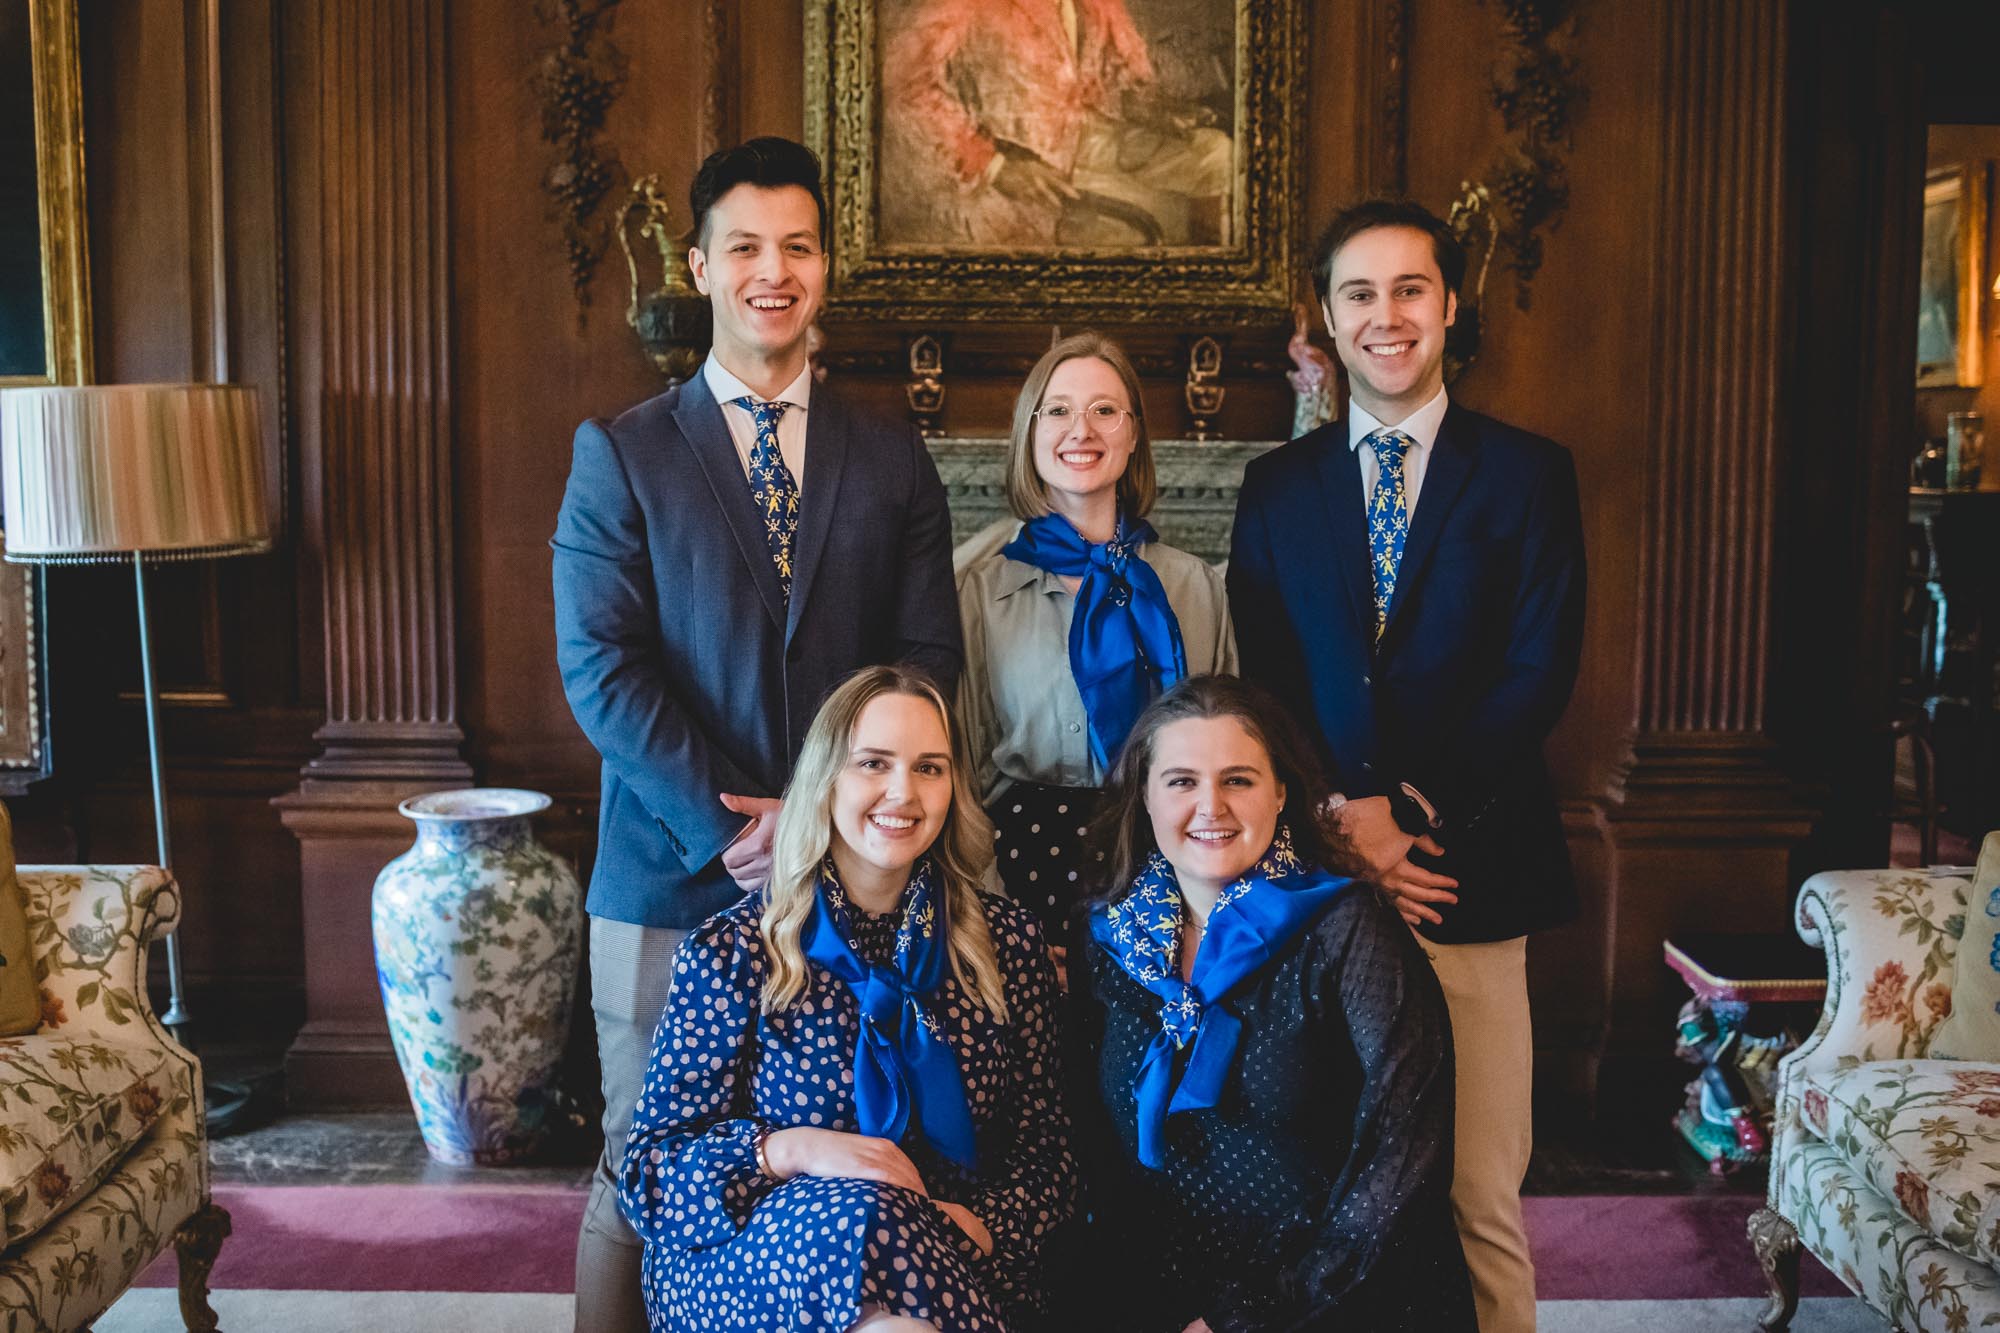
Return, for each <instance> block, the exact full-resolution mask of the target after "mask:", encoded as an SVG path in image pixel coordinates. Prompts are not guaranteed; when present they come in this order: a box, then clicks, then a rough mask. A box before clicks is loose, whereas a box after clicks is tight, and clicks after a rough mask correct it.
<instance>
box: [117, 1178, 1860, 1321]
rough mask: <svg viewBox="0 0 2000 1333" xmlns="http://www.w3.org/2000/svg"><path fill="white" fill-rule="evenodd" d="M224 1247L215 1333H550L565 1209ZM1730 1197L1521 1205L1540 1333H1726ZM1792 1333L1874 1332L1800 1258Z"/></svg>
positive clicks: (1735, 1264) (472, 1202) (1736, 1308)
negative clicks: (395, 1332) (413, 1332)
mask: <svg viewBox="0 0 2000 1333" xmlns="http://www.w3.org/2000/svg"><path fill="white" fill-rule="evenodd" d="M216 1199H217V1202H219V1203H221V1204H222V1206H223V1207H225V1208H227V1209H229V1211H230V1215H231V1217H232V1219H233V1222H234V1228H235V1230H234V1234H233V1235H231V1237H230V1238H229V1240H228V1242H227V1243H225V1244H224V1245H223V1247H222V1258H221V1260H220V1262H219V1263H218V1264H217V1265H216V1270H215V1281H214V1286H215V1290H216V1293H217V1294H216V1300H215V1303H216V1308H217V1310H218V1312H219V1313H221V1315H222V1316H223V1318H222V1323H223V1326H224V1327H225V1328H234V1329H266V1328H269V1329H283V1330H285V1333H318V1331H319V1330H334V1329H340V1330H347V1329H354V1328H373V1329H403V1328H408V1329H423V1330H454V1329H468V1330H471V1329H478V1330H482V1331H483V1330H493V1331H495V1333H505V1331H506V1330H513V1329H522V1330H527V1329H548V1328H556V1327H564V1326H566V1325H567V1324H568V1322H569V1308H570V1307H569V1295H568V1293H569V1292H570V1291H571V1289H572V1285H573V1281H574V1268H573V1264H574V1257H575V1256H574V1247H575V1243H576V1229H577V1224H578V1222H579V1221H580V1219H581V1218H582V1215H583V1195H582V1193H581V1192H580V1191H577V1190H575V1189H570V1188H564V1187H559V1186H489V1185H471V1186H452V1185H263V1186H241V1185H238V1186H223V1187H221V1188H218V1189H217V1191H216ZM1759 1203H1760V1201H1759V1200H1758V1199H1756V1198H1755V1197H1751V1196H1744V1195H1703V1196H1695V1195H1588V1196H1576V1197H1537V1198H1530V1199H1528V1200H1526V1203H1525V1206H1526V1208H1527V1215H1528V1230H1529V1236H1530V1240H1531V1242H1532V1245H1533V1248H1534V1255H1535V1264H1536V1270H1537V1278H1538V1281H1537V1285H1538V1287H1539V1289H1540V1295H1541V1297H1542V1300H1541V1327H1542V1329H1543V1333H1586V1331H1588V1333H1628V1331H1629V1333H1638V1331H1639V1330H1661V1331H1662V1333H1665V1331H1666V1330H1675V1331H1679V1330H1704V1329H1717V1330H1723V1329H1728V1330H1741V1329H1744V1328H1748V1327H1750V1326H1751V1323H1752V1321H1753V1319H1754V1317H1755V1313H1756V1311H1757V1310H1758V1308H1759V1307H1760V1304H1761V1296H1762V1293H1763V1280H1762V1278H1761V1276H1760V1275H1759V1273H1758V1271H1757V1265H1756V1262H1755V1260H1754V1259H1753V1258H1752V1257H1751V1254H1750V1248H1749V1244H1748V1242H1747V1241H1746V1240H1745V1238H1744V1224H1745V1222H1746V1220H1747V1219H1748V1217H1749V1215H1750V1213H1751V1212H1752V1211H1754V1210H1755V1209H1756V1208H1757V1207H1758V1206H1759ZM1804 1268H1805V1274H1804V1290H1805V1295H1806V1297H1807V1299H1806V1300H1805V1301H1804V1302H1803V1303H1802V1306H1801V1311H1800V1315H1799V1318H1798V1320H1797V1321H1796V1322H1795V1324H1794V1328H1796V1329H1798V1330H1800V1333H1850V1331H1852V1333H1863V1331H1865V1333H1877V1330H1880V1329H1882V1328H1883V1327H1885V1326H1884V1324H1883V1323H1882V1321H1881V1320H1879V1319H1877V1318H1876V1317H1875V1316H1874V1315H1872V1314H1870V1313H1869V1312H1868V1311H1867V1309H1866V1308H1865V1307H1863V1306H1862V1305H1861V1304H1860V1302H1858V1301H1856V1300H1855V1299H1853V1298H1852V1297H1850V1296H1847V1295H1846V1294H1845V1291H1844V1289H1843V1288H1842V1287H1841V1285H1840V1283H1839V1282H1838V1281H1837V1280H1836V1279H1835V1278H1833V1277H1832V1276H1831V1275H1830V1274H1828V1273H1827V1272H1826V1271H1825V1269H1823V1268H1821V1267H1820V1266H1819V1265H1818V1264H1817V1263H1816V1262H1815V1261H1814V1260H1812V1259H1811V1258H1810V1256H1808V1257H1807V1258H1806V1260H1805V1263H1804ZM174 1281H175V1270H174V1264H173V1260H172V1259H171V1257H168V1258H164V1259H162V1260H161V1261H160V1262H159V1263H157V1264H155V1265H154V1266H153V1268H151V1269H150V1270H148V1272H147V1273H146V1275H145V1277H144V1278H142V1279H141V1287H140V1289H138V1290H135V1291H133V1292H132V1293H130V1294H129V1295H127V1296H126V1297H125V1299H124V1300H122V1301H120V1302H119V1303H118V1304H117V1305H116V1306H114V1307H113V1308H112V1309H111V1310H110V1311H109V1312H108V1313H107V1314H106V1315H105V1316H104V1318H103V1319H101V1320H99V1321H98V1324H97V1328H98V1330H99V1333H142V1331H150V1330H155V1329H158V1330H168V1329H178V1328H180V1327H181V1325H180V1323H179V1321H178V1312H177V1310H176V1308H175V1303H174V1293H173V1291H172V1287H173V1285H174Z"/></svg>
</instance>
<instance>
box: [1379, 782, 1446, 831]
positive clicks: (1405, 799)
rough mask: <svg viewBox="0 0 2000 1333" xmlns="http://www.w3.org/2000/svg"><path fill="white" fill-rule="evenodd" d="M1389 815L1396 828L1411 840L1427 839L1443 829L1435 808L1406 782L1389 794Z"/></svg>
mask: <svg viewBox="0 0 2000 1333" xmlns="http://www.w3.org/2000/svg"><path fill="white" fill-rule="evenodd" d="M1389 813H1390V814H1392V815H1394V816H1395V817H1396V827H1397V828H1399V829H1401V830H1403V832H1405V833H1407V834H1409V835H1410V836H1411V837H1413V838H1422V837H1428V836H1429V835H1430V834H1433V833H1436V832H1437V831H1438V830H1440V829H1442V828H1443V827H1444V820H1443V819H1442V818H1440V817H1439V816H1438V812H1437V807H1436V806H1434V805H1432V804H1431V803H1430V802H1429V801H1427V800H1425V799H1424V794H1423V793H1422V792H1420V791H1418V790H1417V789H1416V788H1415V787H1412V786H1411V785H1410V784H1409V783H1407V782H1405V783H1401V784H1399V785H1398V786H1397V788H1396V790H1395V791H1392V792H1390V793H1389Z"/></svg>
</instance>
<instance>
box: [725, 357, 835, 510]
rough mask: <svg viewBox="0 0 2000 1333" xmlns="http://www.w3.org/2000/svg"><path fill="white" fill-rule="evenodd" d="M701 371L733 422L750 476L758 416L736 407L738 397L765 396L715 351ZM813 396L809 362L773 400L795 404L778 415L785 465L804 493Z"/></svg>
mask: <svg viewBox="0 0 2000 1333" xmlns="http://www.w3.org/2000/svg"><path fill="white" fill-rule="evenodd" d="M701 373H702V374H703V375H704V376H706V377H707V379H708V387H709V388H710V390H712V391H713V392H714V394H715V401H716V402H718V403H721V404H722V419H723V420H724V421H726V422H728V423H729V438H730V439H732V440H734V441H735V442H736V458H737V461H738V462H740V463H742V464H743V475H744V477H745V478H746V479H747V478H748V477H749V475H750V453H751V451H752V450H754V449H755V448H756V447H757V418H756V416H755V414H754V413H752V412H751V410H750V409H749V408H747V407H737V406H735V400H736V399H738V398H743V397H749V398H752V399H755V400H757V401H758V402H762V401H764V398H763V395H761V394H758V393H754V392H752V391H751V388H750V386H749V385H747V384H745V383H744V382H743V381H742V380H740V379H737V378H736V377H735V376H734V375H732V374H730V373H729V372H728V371H727V370H724V369H723V368H722V363H721V362H720V361H717V360H716V359H715V355H714V353H710V354H709V358H708V360H706V361H704V362H702V366H701ZM811 395H812V364H811V363H810V362H808V363H807V364H806V367H805V369H803V370H801V371H800V372H799V377H798V378H797V379H795V380H793V381H792V382H791V383H790V384H787V385H786V386H785V388H784V392H782V393H780V394H779V395H778V396H777V397H776V398H773V399H772V400H771V401H772V402H777V403H790V404H791V408H790V409H789V410H788V411H786V413H785V415H783V416H781V417H779V418H778V453H779V455H780V456H781V457H783V458H784V460H785V466H786V467H788V468H790V469H791V470H792V482H793V484H794V485H796V486H797V487H798V488H799V494H800V495H804V494H805V493H806V410H807V408H808V407H809V406H810V404H809V403H808V402H807V399H808V398H810V397H811Z"/></svg>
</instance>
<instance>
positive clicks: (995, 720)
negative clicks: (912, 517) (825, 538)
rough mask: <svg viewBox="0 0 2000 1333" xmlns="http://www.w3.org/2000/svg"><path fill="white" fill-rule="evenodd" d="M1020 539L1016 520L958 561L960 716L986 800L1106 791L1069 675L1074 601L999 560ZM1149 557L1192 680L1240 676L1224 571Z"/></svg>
mask: <svg viewBox="0 0 2000 1333" xmlns="http://www.w3.org/2000/svg"><path fill="white" fill-rule="evenodd" d="M996 528H997V529H1000V531H998V532H996V531H995V529H996ZM1019 530H1020V524H1019V523H1018V522H1015V521H1013V520H1008V521H1007V522H1006V523H1005V524H995V525H994V527H993V528H988V529H986V530H985V531H982V532H981V533H979V534H978V535H976V536H974V537H973V538H971V539H970V540H969V541H967V542H966V544H965V545H964V546H962V547H960V548H959V554H960V559H959V560H958V561H957V564H958V615H959V620H960V622H961V623H962V624H963V626H964V628H965V672H964V674H963V675H961V676H960V677H959V681H958V715H959V719H960V723H961V725H963V726H964V727H965V732H966V739H967V741H968V742H969V743H970V745H971V747H972V755H973V760H974V762H975V763H976V764H977V765H978V766H979V790H980V796H981V800H982V801H984V802H991V801H992V800H993V799H994V798H995V797H997V796H998V795H999V794H1000V793H1001V792H1003V791H1005V790H1006V789H1007V788H1008V787H1009V786H1010V785H1011V784H1013V783H1015V782H1035V783H1041V784H1043V785H1046V786H1052V787H1097V786H1101V785H1103V782H1104V777H1105V774H1104V771H1103V770H1102V769H1100V768H1099V767H1098V766H1097V765H1096V763H1095V762H1093V761H1092V759H1091V754H1090V731H1089V726H1090V723H1089V717H1088V714H1086V713H1085V711H1084V707H1083V696H1082V694H1080V693H1078V691H1077V688H1076V677H1075V676H1074V675H1072V674H1071V672H1070V667H1069V626H1070V618H1071V616H1072V615H1074V614H1075V611H1076V598H1075V596H1074V595H1072V594H1071V593H1070V591H1069V590H1068V589H1066V588H1064V587H1063V585H1062V580H1060V579H1058V578H1057V577H1056V576H1055V575H1053V574H1049V573H1046V572H1044V571H1043V570H1040V569H1037V568H1035V567H1034V566H1033V565H1024V564H1022V563H1020V562H1019V561H1017V560H1009V559H1008V558H1007V557H1006V556H1004V555H1001V554H1000V549H999V548H1000V547H1002V546H1004V545H1006V543H1007V542H1008V541H1011V540H1012V539H1013V537H1014V534H1015V533H1016V532H1018V531H1019ZM1139 555H1140V557H1141V558H1142V559H1144V560H1145V561H1146V563H1147V564H1149V565H1151V566H1152V567H1153V570H1154V572H1155V573H1157V574H1158V575H1159V576H1160V583H1161V586H1163V587H1164V588H1165V589H1166V590H1167V602H1168V604H1169V605H1170V606H1172V607H1173V609H1174V616H1175V618H1176V619H1178V620H1179V621H1180V626H1181V644H1182V647H1183V648H1184V649H1185V651H1186V653H1187V668H1188V673H1189V674H1190V675H1202V674H1206V673H1209V672H1221V673H1224V674H1229V675H1233V674H1235V672H1236V669H1237V665H1236V634H1235V631H1234V630H1233V629H1232V628H1231V627H1230V623H1229V601H1228V597H1227V594H1226V593H1225V592H1224V590H1223V583H1222V574H1221V571H1219V570H1217V569H1216V568H1215V567H1214V566H1212V565H1210V564H1208V563H1207V562H1206V561H1204V560H1202V559H1201V558H1200V557H1199V556H1192V555H1189V554H1188V553H1187V552H1185V551H1179V550H1175V549H1174V548H1173V547H1171V546H1167V545H1164V544H1161V543H1158V542H1154V543H1151V544H1148V545H1146V546H1142V547H1140V548H1139Z"/></svg>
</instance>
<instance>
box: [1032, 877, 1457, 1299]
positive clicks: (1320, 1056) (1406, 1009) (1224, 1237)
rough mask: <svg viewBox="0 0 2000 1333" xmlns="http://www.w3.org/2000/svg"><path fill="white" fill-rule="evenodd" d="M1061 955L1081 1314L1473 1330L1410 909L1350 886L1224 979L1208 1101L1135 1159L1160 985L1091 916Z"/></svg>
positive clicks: (1446, 1042)
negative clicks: (1080, 1245)
mask: <svg viewBox="0 0 2000 1333" xmlns="http://www.w3.org/2000/svg"><path fill="white" fill-rule="evenodd" d="M1078 933H1079V936H1080V937H1081V938H1083V939H1085V940H1086V941H1087V942H1086V943H1085V944H1084V946H1083V957H1082V959H1081V965H1079V960H1078V959H1077V958H1074V957H1073V958H1072V959H1071V963H1070V969H1069V975H1070V986H1071V1000H1072V1004H1073V1006H1074V1020H1073V1022H1072V1024H1071V1028H1072V1040H1073V1042H1074V1044H1075V1046H1074V1049H1075V1054H1074V1058H1073V1061H1072V1063H1071V1064H1070V1068H1071V1071H1072V1077H1073V1078H1074V1079H1075V1080H1076V1087H1075V1089H1074V1091H1073V1092H1072V1095H1071V1097H1070V1106H1071V1113H1072V1116H1073V1118H1074V1122H1075V1128H1074V1143H1075V1148H1076V1157H1077V1161H1078V1164H1079V1167H1080V1168H1081V1170H1082V1172H1083V1177H1084V1181H1085V1190H1086V1193H1085V1204H1086V1206H1087V1208H1088V1209H1089V1211H1090V1214H1091V1221H1090V1224H1089V1226H1088V1228H1087V1229H1086V1231H1085V1237H1086V1247H1087V1250H1088V1256H1087V1257H1086V1258H1084V1259H1083V1261H1082V1262H1081V1263H1080V1264H1078V1265H1077V1267H1076V1271H1077V1272H1078V1273H1080V1274H1082V1275H1083V1277H1082V1278H1081V1279H1080V1280H1078V1281H1076V1282H1075V1283H1074V1287H1073V1289H1072V1290H1071V1291H1069V1292H1068V1293H1066V1295H1067V1302H1068V1304H1069V1305H1070V1306H1071V1307H1072V1308H1073V1309H1075V1310H1076V1311H1077V1313H1078V1315H1080V1316H1082V1319H1081V1320H1080V1321H1079V1322H1077V1323H1076V1324H1075V1325H1074V1326H1075V1327H1078V1328H1083V1327H1089V1328H1093V1329H1131V1330H1144V1331H1146V1333H1153V1331H1154V1330H1158V1331H1159V1333H1180V1331H1181V1330H1182V1329H1184V1328H1186V1327H1187V1325H1188V1324H1189V1323H1191V1322H1192V1321H1193V1320H1195V1319H1196V1318H1204V1319H1206V1320H1207V1321H1208V1323H1209V1325H1210V1326H1211V1327H1212V1328H1213V1329H1215V1330H1216V1333H1247V1331H1248V1330H1275V1329H1299V1330H1307V1329H1315V1330H1316V1329H1329V1330H1330V1329H1341V1330H1363V1329H1365V1330H1368V1331H1369V1333H1392V1331H1393V1330H1411V1333H1415V1331H1416V1330H1423V1333H1449V1331H1450V1330H1458V1329H1463V1330H1468V1333H1469V1331H1470V1330H1473V1329H1474V1328H1475V1327H1476V1323H1475V1320H1474V1315H1473V1305H1472V1287H1471V1279H1470V1278H1469V1276H1468V1275H1467V1272H1466V1267H1465V1256H1464V1252H1463V1251H1462V1250H1461V1249H1460V1247H1459V1243H1458V1233H1457V1230H1456V1228H1455V1226H1454V1224H1453V1221H1452V1212H1451V1129H1452V1064H1451V1030H1450V1020H1449V1018H1448V1017H1447V1015H1446V1012H1445V1005H1444V996H1443V994H1442V993H1441V992H1440V991H1439V989H1438V983H1437V978H1436V977H1435V976H1434V975H1433V974H1432V972H1431V969H1430V964H1429V963H1428V962H1427V961H1426V960H1425V958H1424V956H1423V952H1422V950H1421V949H1419V948H1418V947H1417V944H1416V942H1415V940H1414V939H1412V938H1411V935H1410V932H1409V930H1408V929H1407V928H1406V927H1405V926H1404V925H1403V923H1402V920H1401V919H1400V918H1399V917H1398V916H1397V915H1396V914H1395V912H1394V911H1392V910H1391V909H1390V908H1389V907H1388V906H1387V905H1385V904H1384V903H1383V902H1382V901H1381V900H1380V899H1379V898H1378V897H1377V896H1376V895H1375V894H1374V893H1373V892H1372V891H1370V890H1368V889H1366V888H1364V887H1357V888H1356V889H1354V890H1352V891H1350V892H1347V893H1344V894H1342V895H1340V896H1339V897H1338V898H1336V899H1335V900H1334V901H1333V902H1332V903H1331V904H1329V905H1328V907H1327V909H1326V912H1325V914H1324V915H1322V916H1321V917H1320V919H1319V920H1318V921H1316V922H1314V923H1313V924H1312V925H1311V926H1309V927H1308V928H1307V929H1305V930H1304V931H1303V932H1301V933H1300V935H1299V936H1298V938H1297V939H1296V940H1294V941H1293V942H1292V943H1291V944H1290V945H1289V946H1288V947H1287V948H1285V949H1284V950H1282V951H1281V952H1280V953H1279V954H1278V955H1277V956H1276V957H1274V958H1272V959H1271V960H1270V961H1269V962H1268V963H1266V964H1265V965H1264V967H1262V968H1261V969H1259V970H1258V971H1257V972H1255V973H1253V974H1252V975H1251V976H1250V977H1249V978H1248V979H1247V980H1245V981H1244V982H1243V983H1242V984H1241V985H1240V986H1239V987H1238V988H1237V989H1236V990H1235V991H1234V992H1233V993H1232V994H1231V995H1230V996H1229V997H1228V999H1227V1001H1226V1003H1227V1006H1228V1007H1229V1008H1230V1009H1231V1010H1232V1011H1234V1012H1235V1013H1236V1015H1237V1016H1238V1017H1239V1018H1241V1020H1242V1023H1243V1034H1242V1040H1241V1044H1240V1045H1239V1046H1238V1048H1237V1055H1236V1061H1235V1064H1234V1067H1233V1068H1232V1070H1231V1072H1230V1075H1229V1080H1228V1083H1227V1084H1226V1086H1225V1088H1224V1092H1223V1096H1222V1098H1221V1100H1220V1102H1219V1103H1218V1104H1217V1105H1216V1106H1215V1107H1214V1108H1213V1109H1211V1110H1204V1111H1183V1112H1179V1113H1176V1114H1174V1115H1171V1116H1169V1117H1168V1120H1167V1162H1166V1169H1165V1170H1164V1171H1150V1170H1147V1169H1146V1168H1144V1167H1142V1166H1140V1165H1139V1161H1138V1138H1137V1132H1136V1129H1135V1105H1134V1100H1133V1093H1132V1086H1133V1079H1134V1076H1135V1075H1136V1074H1137V1072H1138V1070H1139V1066H1140V1063H1141V1060H1142V1058H1143V1056H1144V1054H1145V1051H1146V1046H1147V1043H1149V1042H1150V1041H1152V1039H1153V1036H1154V1034H1155V1033H1157V1032H1158V1031H1159V1029H1160V1024H1159V1006H1160V1001H1159V999H1158V998H1157V997H1155V996H1154V995H1153V994H1152V993H1151V992H1150V991H1147V990H1146V989H1144V988H1143V987H1141V986H1140V985H1139V984H1138V983H1137V982H1135V981H1133V980H1132V979H1131V978H1130V977H1129V976H1127V975H1126V974H1125V972H1124V970H1123V969H1122V968H1120V967H1119V965H1118V963H1117V962H1116V961H1115V960H1114V959H1113V958H1112V957H1111V955H1110V954H1108V953H1107V952H1105V950H1104V948H1103V947H1102V946H1101V945H1099V944H1098V943H1097V942H1096V941H1095V940H1091V939H1089V935H1088V932H1087V931H1079V932H1078Z"/></svg>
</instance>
